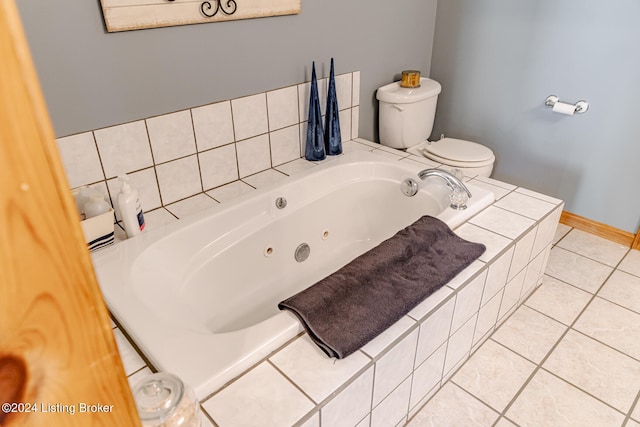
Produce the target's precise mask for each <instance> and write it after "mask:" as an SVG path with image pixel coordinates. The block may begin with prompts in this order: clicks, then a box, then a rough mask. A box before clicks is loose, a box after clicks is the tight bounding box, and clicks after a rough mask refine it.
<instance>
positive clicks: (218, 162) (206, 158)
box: [198, 144, 238, 190]
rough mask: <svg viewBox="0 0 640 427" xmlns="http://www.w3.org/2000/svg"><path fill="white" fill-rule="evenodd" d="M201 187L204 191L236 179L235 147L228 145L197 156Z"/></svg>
mask: <svg viewBox="0 0 640 427" xmlns="http://www.w3.org/2000/svg"><path fill="white" fill-rule="evenodd" d="M198 158H199V159H200V172H201V173H202V186H203V187H204V189H205V190H209V189H211V188H215V187H219V186H221V185H223V184H227V183H229V182H232V181H235V180H237V179H238V163H237V160H236V145H235V144H229V145H225V146H223V147H219V148H215V149H213V150H209V151H205V152H203V153H200V154H198Z"/></svg>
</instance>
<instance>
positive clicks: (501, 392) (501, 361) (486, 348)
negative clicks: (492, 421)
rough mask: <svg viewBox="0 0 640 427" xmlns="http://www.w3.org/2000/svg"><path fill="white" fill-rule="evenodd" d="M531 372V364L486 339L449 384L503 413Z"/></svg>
mask: <svg viewBox="0 0 640 427" xmlns="http://www.w3.org/2000/svg"><path fill="white" fill-rule="evenodd" d="M534 369H535V365H534V364H533V363H531V362H529V361H528V360H526V359H524V358H523V357H521V356H519V355H517V354H516V353H514V352H513V351H511V350H509V349H508V348H505V347H503V346H502V345H500V344H498V343H496V342H495V341H492V340H489V341H487V342H486V343H484V345H483V346H482V347H480V349H478V351H477V352H476V353H475V354H474V355H473V356H471V358H470V359H469V361H468V362H467V363H465V364H464V365H463V366H462V368H460V370H459V371H458V372H457V373H456V374H455V375H454V376H453V378H452V381H453V382H454V383H455V384H457V385H459V386H460V387H462V388H463V389H464V390H465V391H467V392H468V393H471V394H472V395H473V396H475V397H477V398H478V399H480V400H482V401H483V402H484V403H486V404H488V405H489V406H491V407H492V408H493V409H495V410H496V411H498V412H502V410H503V409H504V408H505V407H506V406H507V404H508V403H509V402H510V401H511V399H513V397H514V396H515V395H516V393H517V392H518V390H520V387H522V385H523V384H524V383H525V381H526V380H527V378H529V376H530V375H531V373H532V372H533V370H534Z"/></svg>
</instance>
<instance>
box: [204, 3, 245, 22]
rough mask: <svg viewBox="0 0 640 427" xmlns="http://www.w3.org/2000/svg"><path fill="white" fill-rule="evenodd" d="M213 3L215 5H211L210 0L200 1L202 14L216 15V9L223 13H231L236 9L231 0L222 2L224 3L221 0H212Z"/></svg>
mask: <svg viewBox="0 0 640 427" xmlns="http://www.w3.org/2000/svg"><path fill="white" fill-rule="evenodd" d="M213 4H215V7H214V6H212V5H211V2H210V1H203V2H202V4H201V5H200V10H201V11H202V14H203V15H204V16H208V17H209V18H212V17H214V16H216V14H217V13H218V11H220V12H222V13H224V14H225V15H233V14H234V13H236V10H237V9H238V5H237V4H236V2H235V1H233V0H228V1H226V2H224V4H223V2H222V0H214V2H213ZM211 9H213V13H211V12H210V11H211Z"/></svg>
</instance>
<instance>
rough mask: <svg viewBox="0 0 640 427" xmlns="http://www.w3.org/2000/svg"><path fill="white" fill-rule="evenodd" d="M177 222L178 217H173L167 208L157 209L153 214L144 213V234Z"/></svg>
mask: <svg viewBox="0 0 640 427" xmlns="http://www.w3.org/2000/svg"><path fill="white" fill-rule="evenodd" d="M175 221H177V219H176V217H175V216H173V215H172V214H171V213H170V212H169V211H168V210H166V209H165V208H160V209H156V210H153V211H151V212H145V213H144V222H145V227H144V231H143V232H148V231H151V230H153V229H155V228H159V227H162V226H164V225H167V224H171V223H172V222H175Z"/></svg>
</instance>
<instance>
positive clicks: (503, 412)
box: [500, 269, 615, 416]
mask: <svg viewBox="0 0 640 427" xmlns="http://www.w3.org/2000/svg"><path fill="white" fill-rule="evenodd" d="M613 271H615V269H614V270H612V271H611V273H609V275H608V276H607V278H606V279H605V280H603V282H602V284H601V285H600V287H599V288H598V291H599V290H600V289H602V287H603V286H604V284H605V283H606V282H607V280H608V279H609V277H611V275H612V274H613ZM598 291H596V293H594V294H593V295H592V297H591V298H590V299H589V302H588V303H587V304H586V305H585V306H584V307H583V309H582V310H581V311H580V313H579V314H578V316H577V317H576V318H575V319H574V320H573V322H572V323H571V324H570V325H569V326H568V327H567V328H566V330H565V331H564V333H563V334H562V335H561V336H560V338H558V340H557V341H556V343H555V344H554V345H553V346H551V348H550V349H549V351H548V352H547V354H546V355H545V356H544V357H543V358H542V360H541V361H540V363H539V364H538V365H537V366H536V367H535V369H534V370H533V372H532V373H531V374H530V375H529V377H528V378H527V379H526V380H525V382H524V384H523V385H522V386H521V387H520V388H519V389H518V391H517V392H516V393H515V395H514V396H513V398H512V399H511V400H510V401H509V403H508V404H507V405H506V406H505V408H504V409H503V410H502V412H501V413H500V415H501V416H506V413H507V412H508V410H509V409H510V408H511V406H513V404H514V403H515V401H516V400H517V399H518V398H519V397H520V395H521V394H522V393H523V391H524V390H525V389H526V388H527V386H528V385H529V383H530V382H531V381H532V380H533V378H534V377H535V376H536V374H537V373H538V371H540V369H542V365H543V364H544V363H545V362H546V361H547V359H548V358H549V357H550V356H551V354H552V353H553V352H554V351H555V349H556V348H557V347H558V345H559V344H560V342H562V340H563V339H564V338H565V337H566V335H567V334H568V333H569V331H571V330H573V327H574V325H575V324H576V322H577V321H578V320H579V319H580V317H581V316H582V315H583V314H584V312H585V311H586V310H587V308H588V307H589V306H590V305H591V303H592V302H593V301H594V299H595V298H596V294H597V293H598ZM534 293H535V292H534ZM531 295H533V293H532V294H531ZM529 298H530V296H529V297H528V298H527V299H526V300H525V301H523V304H526V302H527V300H528V299H529ZM563 326H565V325H563ZM545 371H546V372H548V371H547V370H546V369H545ZM571 385H572V386H573V387H575V388H577V389H578V390H580V391H582V392H584V393H586V391H584V390H582V389H581V388H580V387H578V386H576V385H575V384H571Z"/></svg>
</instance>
